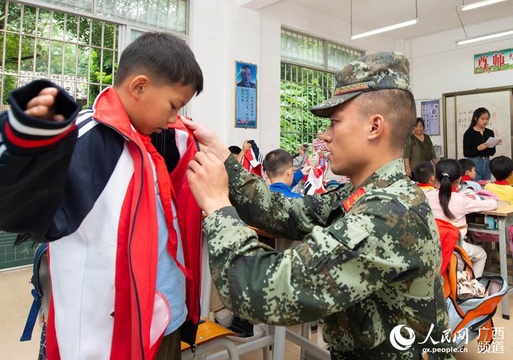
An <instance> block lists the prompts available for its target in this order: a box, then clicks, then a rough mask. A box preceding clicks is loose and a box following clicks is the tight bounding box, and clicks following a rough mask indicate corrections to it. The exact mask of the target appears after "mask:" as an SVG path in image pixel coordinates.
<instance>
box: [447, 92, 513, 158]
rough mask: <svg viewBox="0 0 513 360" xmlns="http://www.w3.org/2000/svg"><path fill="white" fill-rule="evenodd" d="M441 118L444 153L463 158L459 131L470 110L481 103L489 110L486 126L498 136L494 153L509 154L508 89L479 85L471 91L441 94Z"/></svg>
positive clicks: (464, 126)
mask: <svg viewBox="0 0 513 360" xmlns="http://www.w3.org/2000/svg"><path fill="white" fill-rule="evenodd" d="M444 100H445V101H444V103H445V111H444V121H445V122H446V126H445V127H444V128H445V135H446V137H445V139H446V141H445V144H446V152H445V153H446V154H447V156H448V157H450V158H455V159H461V158H463V157H464V156H463V134H464V133H465V131H467V129H468V127H469V125H470V122H471V121H472V114H473V113H474V110H475V109H477V108H479V107H484V108H486V109H487V110H488V111H489V112H490V121H489V122H488V125H487V128H489V129H491V130H493V132H494V133H495V136H496V137H500V138H501V139H502V145H497V147H496V150H497V151H496V153H495V155H494V156H498V155H505V156H508V157H512V156H513V154H512V151H511V150H512V148H511V143H512V141H511V132H512V129H513V127H512V125H511V124H512V121H513V119H512V89H511V88H501V89H488V90H487V89H483V90H479V91H472V92H461V93H454V94H444Z"/></svg>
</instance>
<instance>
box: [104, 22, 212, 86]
mask: <svg viewBox="0 0 513 360" xmlns="http://www.w3.org/2000/svg"><path fill="white" fill-rule="evenodd" d="M135 73H137V74H144V75H146V76H148V77H149V78H150V79H151V80H152V81H155V82H156V83H158V84H162V83H164V84H166V85H171V84H175V83H180V84H182V85H191V86H192V88H193V89H194V90H195V92H196V95H197V94H199V93H200V92H201V91H202V90H203V73H202V71H201V68H200V66H199V65H198V63H197V61H196V59H195V57H194V53H193V52H192V50H191V49H190V48H189V46H188V45H187V44H186V43H185V41H184V40H182V39H180V38H178V37H176V36H174V35H171V34H169V33H163V32H147V33H144V34H143V35H141V36H140V37H138V38H137V39H135V40H134V41H133V42H132V43H130V44H129V45H128V46H127V47H126V49H125V50H124V51H123V53H122V54H121V58H120V59H119V65H118V70H117V72H116V76H115V80H114V83H115V85H118V84H121V83H123V81H125V80H126V79H127V78H128V76H130V75H132V74H135Z"/></svg>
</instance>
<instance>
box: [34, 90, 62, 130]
mask: <svg viewBox="0 0 513 360" xmlns="http://www.w3.org/2000/svg"><path fill="white" fill-rule="evenodd" d="M58 92H59V90H57V89H56V88H53V87H48V88H45V89H43V90H41V91H40V92H39V94H37V96H36V97H35V98H33V99H32V100H30V101H29V102H28V104H27V110H25V114H27V115H30V116H33V117H37V118H41V119H46V120H52V121H57V122H60V121H64V120H65V118H64V116H63V115H61V114H57V113H56V112H55V110H54V109H53V105H54V103H55V97H56V96H57V93H58Z"/></svg>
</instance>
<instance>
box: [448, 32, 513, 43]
mask: <svg viewBox="0 0 513 360" xmlns="http://www.w3.org/2000/svg"><path fill="white" fill-rule="evenodd" d="M507 35H513V30H506V31H501V32H497V33H492V34H487V35H481V36H476V37H473V38H468V39H465V40H460V41H456V44H458V45H465V44H470V43H473V42H476V41H483V40H490V39H495V38H498V37H502V36H507Z"/></svg>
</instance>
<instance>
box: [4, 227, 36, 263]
mask: <svg viewBox="0 0 513 360" xmlns="http://www.w3.org/2000/svg"><path fill="white" fill-rule="evenodd" d="M14 240H16V234H11V233H7V232H5V231H0V269H8V268H12V267H16V266H22V265H29V264H32V261H33V260H34V252H35V250H36V246H34V245H33V243H32V242H31V241H27V242H25V243H23V244H20V245H17V246H14Z"/></svg>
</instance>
